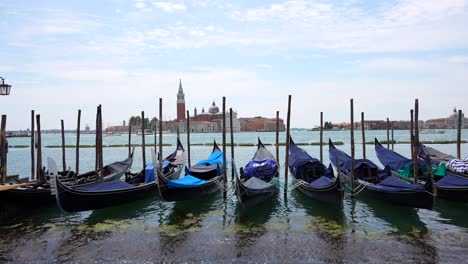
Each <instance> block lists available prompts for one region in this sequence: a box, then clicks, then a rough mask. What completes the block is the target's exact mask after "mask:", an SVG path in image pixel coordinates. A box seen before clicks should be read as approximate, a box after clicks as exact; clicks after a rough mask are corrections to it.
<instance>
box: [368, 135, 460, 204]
mask: <svg viewBox="0 0 468 264" xmlns="http://www.w3.org/2000/svg"><path fill="white" fill-rule="evenodd" d="M420 149H421V150H423V149H422V148H420ZM426 150H427V149H426ZM375 152H376V153H377V158H378V159H379V160H380V162H381V163H382V164H383V165H384V166H389V168H390V169H391V170H392V174H393V175H394V176H397V177H399V178H401V179H403V180H406V181H413V180H412V178H407V177H404V176H401V175H400V174H399V173H398V172H397V171H398V170H401V169H403V170H405V169H406V170H409V171H411V176H412V166H413V164H414V162H413V160H412V159H409V158H406V157H404V156H402V155H400V154H398V153H396V152H395V151H392V150H390V149H387V148H385V147H383V146H382V144H380V142H379V141H378V140H377V139H375ZM419 155H420V156H421V157H424V158H429V159H430V156H431V155H430V154H427V153H424V152H420V153H419ZM418 165H419V168H420V169H418V177H419V179H424V180H427V178H428V177H427V170H428V169H430V170H432V167H433V164H431V163H429V166H426V164H425V163H424V162H423V160H421V159H418ZM436 166H437V165H436ZM429 167H430V168H429ZM424 171H426V173H424ZM434 185H435V187H436V188H437V197H439V198H442V199H446V200H451V201H459V202H468V178H466V177H463V176H459V175H457V174H454V173H452V172H451V171H445V173H444V174H442V175H438V177H436V178H435V183H434Z"/></svg>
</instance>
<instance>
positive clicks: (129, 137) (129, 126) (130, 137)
mask: <svg viewBox="0 0 468 264" xmlns="http://www.w3.org/2000/svg"><path fill="white" fill-rule="evenodd" d="M155 134H156V132H155ZM130 155H132V125H130V122H129V124H128V156H129V157H130Z"/></svg>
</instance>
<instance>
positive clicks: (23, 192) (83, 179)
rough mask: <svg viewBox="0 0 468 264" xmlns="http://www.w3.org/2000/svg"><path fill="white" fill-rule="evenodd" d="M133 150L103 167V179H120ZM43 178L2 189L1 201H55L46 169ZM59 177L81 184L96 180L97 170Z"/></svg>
mask: <svg viewBox="0 0 468 264" xmlns="http://www.w3.org/2000/svg"><path fill="white" fill-rule="evenodd" d="M132 163H133V152H132V154H130V156H129V157H128V158H126V159H124V160H122V161H117V162H114V163H111V164H108V165H106V166H104V167H103V168H102V174H103V179H102V180H103V181H105V182H107V181H114V180H118V179H120V178H121V177H122V176H123V175H124V174H125V172H126V171H127V170H128V169H129V168H130V167H131V166H132ZM42 173H43V180H42V181H39V182H37V183H35V184H33V185H29V186H24V187H19V188H15V189H10V190H6V191H0V201H1V203H13V204H18V205H24V206H28V207H35V206H42V205H47V204H53V203H55V195H51V183H50V177H48V175H46V174H48V173H47V172H46V171H43V172H42ZM57 174H59V175H58V178H59V179H61V181H62V182H63V183H64V184H65V185H70V186H72V185H81V184H86V183H89V182H94V181H95V179H96V174H97V173H96V172H95V171H90V172H86V173H83V174H79V175H76V174H75V173H74V172H71V173H69V174H66V175H64V173H57Z"/></svg>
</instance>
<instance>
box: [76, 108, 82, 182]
mask: <svg viewBox="0 0 468 264" xmlns="http://www.w3.org/2000/svg"><path fill="white" fill-rule="evenodd" d="M80 124H81V110H78V121H77V124H76V145H75V173H76V175H78V173H79V172H80Z"/></svg>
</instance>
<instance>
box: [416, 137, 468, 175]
mask: <svg viewBox="0 0 468 264" xmlns="http://www.w3.org/2000/svg"><path fill="white" fill-rule="evenodd" d="M418 154H419V156H420V157H421V155H423V156H426V155H429V157H430V158H431V160H432V162H434V163H435V164H437V165H439V164H440V163H442V162H444V163H446V164H447V165H448V163H449V162H450V161H451V160H456V159H457V158H456V157H454V156H452V155H450V154H446V153H443V152H442V151H439V150H437V149H435V148H432V147H428V146H426V145H423V144H420V145H419V146H418ZM465 162H468V161H467V159H465ZM465 168H466V167H465ZM447 169H448V170H449V171H450V173H451V174H454V175H457V176H461V177H465V178H468V171H466V170H465V172H458V171H454V170H452V169H451V168H450V167H449V166H447Z"/></svg>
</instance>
